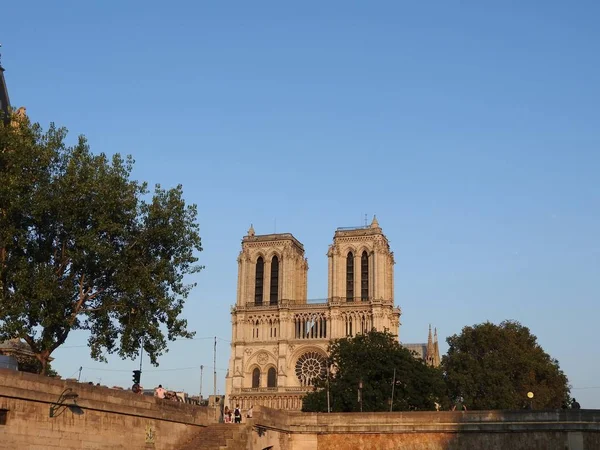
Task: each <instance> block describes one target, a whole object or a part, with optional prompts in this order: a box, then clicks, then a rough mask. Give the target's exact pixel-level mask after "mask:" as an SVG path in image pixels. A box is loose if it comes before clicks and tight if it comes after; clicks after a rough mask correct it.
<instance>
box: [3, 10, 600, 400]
mask: <svg viewBox="0 0 600 450" xmlns="http://www.w3.org/2000/svg"><path fill="white" fill-rule="evenodd" d="M295 3H296V4H295V5H291V2H213V4H208V3H205V2H154V1H144V2H133V1H121V2H116V1H112V2H111V1H105V2H80V1H71V2H66V1H64V2H58V3H56V2H55V3H52V2H41V1H37V2H6V4H4V5H3V6H2V28H1V29H0V42H2V44H3V48H2V53H3V55H2V62H3V65H4V67H5V68H6V69H7V71H6V73H5V75H6V79H7V82H8V86H9V91H10V96H11V101H12V103H13V105H14V106H21V105H24V106H26V107H27V108H28V112H29V114H30V116H31V118H32V119H34V120H36V121H39V122H41V123H42V124H44V125H45V126H47V124H48V123H49V122H50V121H54V122H56V123H58V124H61V125H65V126H67V127H68V128H69V129H70V130H71V133H72V134H71V138H72V139H74V138H75V136H76V135H77V134H85V135H86V136H87V137H88V138H89V141H90V143H91V147H92V150H93V151H94V152H106V153H113V152H120V153H124V154H132V155H134V157H135V159H136V161H137V163H136V169H135V174H134V175H135V177H137V178H139V179H144V180H147V181H149V182H150V183H156V182H160V183H161V184H162V185H163V186H174V185H176V184H178V183H182V184H183V186H184V192H185V197H186V199H187V200H188V201H189V202H192V203H197V204H198V209H199V221H200V225H201V231H202V238H203V245H204V249H205V250H204V252H202V253H201V262H202V263H203V264H204V265H206V270H204V271H203V272H202V273H201V274H199V275H198V276H197V277H195V281H197V282H198V287H197V288H196V290H195V291H193V293H192V294H191V296H190V298H189V301H188V303H187V305H186V308H185V316H186V317H187V318H188V320H189V324H190V327H191V329H193V330H196V331H197V333H198V334H197V336H198V337H210V336H219V337H220V338H222V339H220V340H219V343H218V346H217V348H218V356H217V369H218V370H217V374H218V377H219V382H218V387H219V391H220V392H221V393H222V392H223V391H224V389H223V386H224V376H225V368H226V367H227V359H228V356H229V347H228V345H229V344H228V342H226V341H225V340H226V339H230V336H231V327H230V314H229V311H230V305H232V304H234V302H235V293H236V282H237V263H236V257H237V254H238V252H239V249H240V239H241V238H242V236H243V235H244V234H245V233H246V230H247V229H248V227H249V225H250V223H253V224H254V227H255V229H256V232H257V233H259V234H261V233H271V232H273V231H274V229H275V222H276V229H277V231H278V232H291V233H293V234H294V235H295V236H296V237H297V238H298V239H299V240H300V241H301V242H303V243H304V245H305V248H306V254H307V257H308V259H309V264H310V270H309V297H311V298H323V297H325V296H326V295H327V258H326V256H325V253H326V251H327V246H328V244H329V243H330V242H331V239H332V237H333V233H334V231H335V228H336V227H338V226H352V225H358V224H361V223H362V221H363V220H364V214H365V213H366V214H368V215H369V218H370V217H371V216H372V214H374V213H375V214H377V217H378V219H379V222H380V224H381V226H382V227H383V230H384V232H385V233H386V234H387V236H388V238H389V240H390V242H391V246H392V249H393V251H394V252H395V258H396V266H395V287H396V298H395V300H396V303H397V304H398V305H400V306H401V307H402V310H403V315H402V327H401V340H402V341H404V342H419V341H424V340H425V339H426V337H427V336H426V334H427V327H428V324H429V323H431V324H433V325H434V326H437V328H438V331H439V334H440V337H441V338H442V339H444V338H445V337H447V336H449V335H451V334H454V333H458V332H460V330H461V328H462V327H463V326H465V325H472V324H475V323H480V322H482V321H486V320H490V321H493V322H500V321H502V320H503V319H515V320H519V321H520V322H522V323H523V324H524V325H526V326H528V327H530V328H531V330H532V332H533V333H534V334H535V335H537V336H538V338H539V342H540V343H541V345H542V346H543V347H544V349H545V350H546V351H547V352H548V353H550V355H552V356H553V357H555V358H557V359H558V360H559V361H560V363H561V366H562V367H563V369H564V370H565V371H566V373H567V375H568V376H569V379H570V381H571V383H572V385H573V387H574V390H573V395H574V396H575V397H577V398H578V399H579V401H580V403H581V404H582V406H583V407H595V408H600V388H599V387H600V381H598V380H599V378H600V377H599V376H600V358H599V356H600V351H599V348H598V345H599V344H600V339H599V338H598V336H599V332H598V322H599V319H600V306H599V300H600V298H599V297H600V235H599V232H600V177H599V175H598V174H599V172H600V151H599V148H600V131H599V127H598V125H599V118H600V117H599V112H598V111H599V110H598V105H600V83H599V82H598V80H600V63H599V61H600V60H599V59H598V55H599V54H600V29H599V28H598V24H597V19H598V17H599V15H600V7H599V6H598V3H597V2H591V1H590V2H584V1H580V2H574V3H573V2H572V3H570V4H567V3H565V2H551V1H546V2H541V1H538V2H495V4H492V3H489V4H487V5H485V4H484V3H485V2H429V3H427V4H421V3H419V2H402V1H391V2H353V3H350V2H342V1H339V2H334V1H330V2H309V1H305V2H295ZM84 344H85V335H83V334H73V335H72V336H71V337H70V338H69V340H68V342H67V344H66V345H65V348H61V349H59V350H57V351H56V352H55V354H54V356H55V357H56V361H55V364H54V366H55V367H56V368H57V369H58V370H59V372H60V373H61V374H62V375H63V376H70V375H72V374H73V373H75V371H76V370H77V369H78V368H79V366H80V365H81V366H83V367H84V369H83V373H82V379H86V380H91V381H94V382H96V381H98V380H99V379H101V380H102V383H103V384H108V385H113V384H119V385H123V386H128V385H130V383H131V373H130V370H132V369H134V368H135V367H136V364H137V362H132V361H120V360H119V359H118V358H116V357H112V358H110V364H108V365H106V364H101V363H96V362H93V361H91V360H90V358H89V356H88V351H87V349H86V348H85V347H83V345H84ZM77 346H82V347H77ZM446 349H447V346H446V344H445V343H444V344H443V345H442V350H443V351H445V350H446ZM212 356H213V355H212V341H211V340H210V339H205V340H203V339H197V340H195V341H190V342H175V343H173V344H171V345H170V352H169V354H167V355H165V356H164V357H163V358H161V365H160V368H159V369H160V370H161V371H158V372H157V371H155V372H150V371H149V370H151V369H153V370H155V369H154V368H151V366H150V365H149V364H147V361H145V362H144V364H145V367H144V368H145V369H147V371H145V372H144V377H143V381H144V385H145V386H153V385H156V384H158V383H159V382H161V383H162V384H163V385H167V386H168V387H169V388H174V389H187V390H188V391H190V392H192V393H197V392H198V389H199V378H200V377H199V370H198V368H197V367H198V366H199V365H200V364H203V365H204V366H205V371H204V385H203V393H204V394H207V393H209V392H212ZM188 367H192V368H191V369H185V368H188ZM194 367H195V368H194ZM100 369H103V370H100ZM165 369H184V370H168V371H167V370H165ZM119 370H122V371H123V372H119Z"/></svg>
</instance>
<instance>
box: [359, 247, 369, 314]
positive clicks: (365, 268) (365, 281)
mask: <svg viewBox="0 0 600 450" xmlns="http://www.w3.org/2000/svg"><path fill="white" fill-rule="evenodd" d="M360 299H361V300H362V301H363V302H366V301H367V300H369V255H367V252H366V251H365V252H363V253H362V256H361V257H360Z"/></svg>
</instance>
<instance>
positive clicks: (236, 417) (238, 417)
mask: <svg viewBox="0 0 600 450" xmlns="http://www.w3.org/2000/svg"><path fill="white" fill-rule="evenodd" d="M233 419H234V420H235V423H242V411H240V405H235V411H234V412H233Z"/></svg>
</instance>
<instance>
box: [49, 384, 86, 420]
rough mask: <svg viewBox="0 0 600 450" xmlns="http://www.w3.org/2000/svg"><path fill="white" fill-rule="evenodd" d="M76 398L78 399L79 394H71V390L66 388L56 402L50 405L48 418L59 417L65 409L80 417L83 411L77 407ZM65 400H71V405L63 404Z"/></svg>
mask: <svg viewBox="0 0 600 450" xmlns="http://www.w3.org/2000/svg"><path fill="white" fill-rule="evenodd" d="M77 397H79V394H77V393H76V392H73V389H71V388H66V389H65V390H64V391H62V392H61V394H60V396H59V397H58V400H56V402H55V403H52V405H50V417H58V416H60V415H61V414H62V413H63V412H64V411H65V409H67V408H68V409H69V411H71V412H72V413H73V414H75V415H76V416H81V415H82V414H83V409H81V408H80V407H79V405H77ZM67 400H72V401H73V403H70V404H65V401H67ZM57 412H58V413H57Z"/></svg>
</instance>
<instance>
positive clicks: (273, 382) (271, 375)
mask: <svg viewBox="0 0 600 450" xmlns="http://www.w3.org/2000/svg"><path fill="white" fill-rule="evenodd" d="M267 387H277V370H275V367H271V368H270V369H269V371H268V372H267Z"/></svg>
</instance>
